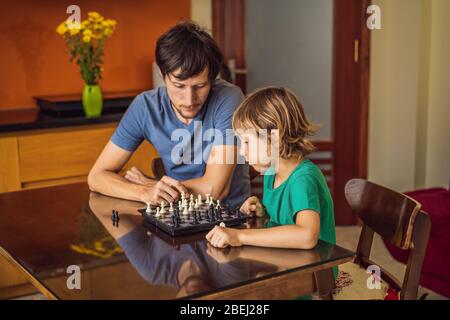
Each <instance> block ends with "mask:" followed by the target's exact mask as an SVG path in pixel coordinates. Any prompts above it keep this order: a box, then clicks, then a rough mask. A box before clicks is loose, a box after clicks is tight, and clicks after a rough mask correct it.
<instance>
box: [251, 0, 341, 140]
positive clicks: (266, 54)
mask: <svg viewBox="0 0 450 320" xmlns="http://www.w3.org/2000/svg"><path fill="white" fill-rule="evenodd" d="M246 10H247V16H246V17H247V69H248V76H247V89H248V92H251V91H252V90H254V89H256V88H259V87H262V86H267V85H277V86H286V87H288V88H290V89H292V90H293V91H294V92H295V93H296V94H297V95H299V97H300V100H301V101H302V103H303V105H304V107H305V110H306V113H307V114H308V115H309V116H310V118H311V119H312V120H313V121H315V122H319V123H322V124H323V128H322V129H321V130H320V131H319V132H318V134H317V136H316V138H320V139H330V138H331V132H332V130H331V84H332V31H333V26H332V22H333V1H332V0H320V1H319V0H316V1H309V0H284V1H275V0H247V7H246Z"/></svg>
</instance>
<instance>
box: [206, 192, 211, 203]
mask: <svg viewBox="0 0 450 320" xmlns="http://www.w3.org/2000/svg"><path fill="white" fill-rule="evenodd" d="M209 196H210V194H209V193H207V194H206V204H209Z"/></svg>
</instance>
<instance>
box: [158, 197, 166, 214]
mask: <svg viewBox="0 0 450 320" xmlns="http://www.w3.org/2000/svg"><path fill="white" fill-rule="evenodd" d="M159 213H160V214H166V202H165V201H164V200H162V201H161V211H159Z"/></svg>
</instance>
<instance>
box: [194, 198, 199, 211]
mask: <svg viewBox="0 0 450 320" xmlns="http://www.w3.org/2000/svg"><path fill="white" fill-rule="evenodd" d="M198 208H200V205H199V204H198V199H196V200H195V204H194V209H195V210H198Z"/></svg>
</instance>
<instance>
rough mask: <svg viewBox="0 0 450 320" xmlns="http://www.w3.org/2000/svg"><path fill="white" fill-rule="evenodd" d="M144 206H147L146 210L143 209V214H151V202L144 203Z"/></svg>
mask: <svg viewBox="0 0 450 320" xmlns="http://www.w3.org/2000/svg"><path fill="white" fill-rule="evenodd" d="M146 204H147V209H145V213H152V208H150V204H151V202H146Z"/></svg>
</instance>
